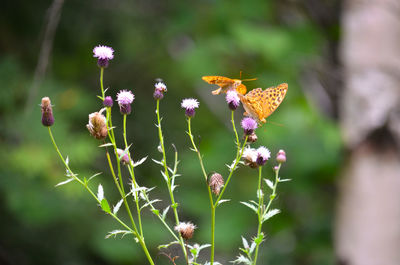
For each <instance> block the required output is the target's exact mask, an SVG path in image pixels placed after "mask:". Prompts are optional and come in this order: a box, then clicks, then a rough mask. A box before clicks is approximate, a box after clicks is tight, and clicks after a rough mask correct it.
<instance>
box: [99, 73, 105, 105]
mask: <svg viewBox="0 0 400 265" xmlns="http://www.w3.org/2000/svg"><path fill="white" fill-rule="evenodd" d="M103 75H104V67H100V88H101V96H102V100H104V98H105V95H104V86H103Z"/></svg>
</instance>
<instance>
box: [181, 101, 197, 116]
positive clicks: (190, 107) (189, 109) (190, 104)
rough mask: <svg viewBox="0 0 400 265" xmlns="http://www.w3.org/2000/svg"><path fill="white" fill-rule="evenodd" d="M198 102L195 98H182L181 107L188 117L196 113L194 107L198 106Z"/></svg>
mask: <svg viewBox="0 0 400 265" xmlns="http://www.w3.org/2000/svg"><path fill="white" fill-rule="evenodd" d="M199 105H200V103H199V102H198V101H197V99H194V98H186V99H184V100H182V103H181V107H182V108H184V109H185V114H186V116H187V117H188V118H192V117H193V116H194V114H196V112H195V109H196V108H198V107H199Z"/></svg>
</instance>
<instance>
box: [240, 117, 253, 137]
mask: <svg viewBox="0 0 400 265" xmlns="http://www.w3.org/2000/svg"><path fill="white" fill-rule="evenodd" d="M241 125H242V128H243V130H244V133H245V134H246V135H251V134H252V133H253V132H254V130H255V129H257V122H256V121H255V120H254V119H253V118H250V117H246V118H244V119H243V120H242V123H241Z"/></svg>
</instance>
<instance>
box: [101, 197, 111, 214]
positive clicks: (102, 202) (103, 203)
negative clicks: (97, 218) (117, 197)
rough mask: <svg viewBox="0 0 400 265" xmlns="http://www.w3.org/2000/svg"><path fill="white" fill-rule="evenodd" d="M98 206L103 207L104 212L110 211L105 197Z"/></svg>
mask: <svg viewBox="0 0 400 265" xmlns="http://www.w3.org/2000/svg"><path fill="white" fill-rule="evenodd" d="M100 206H101V209H103V211H105V212H106V213H110V212H111V209H110V205H109V204H108V201H107V200H106V199H105V198H104V199H102V200H101V203H100Z"/></svg>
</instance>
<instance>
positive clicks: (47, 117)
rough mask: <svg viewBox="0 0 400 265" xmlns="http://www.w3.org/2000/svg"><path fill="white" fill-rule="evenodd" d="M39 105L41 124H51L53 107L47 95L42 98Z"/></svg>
mask: <svg viewBox="0 0 400 265" xmlns="http://www.w3.org/2000/svg"><path fill="white" fill-rule="evenodd" d="M40 106H41V108H42V124H43V125H44V126H46V127H49V126H51V125H53V124H54V115H53V109H52V107H51V102H50V98H48V97H44V98H42V104H41V105H40Z"/></svg>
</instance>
